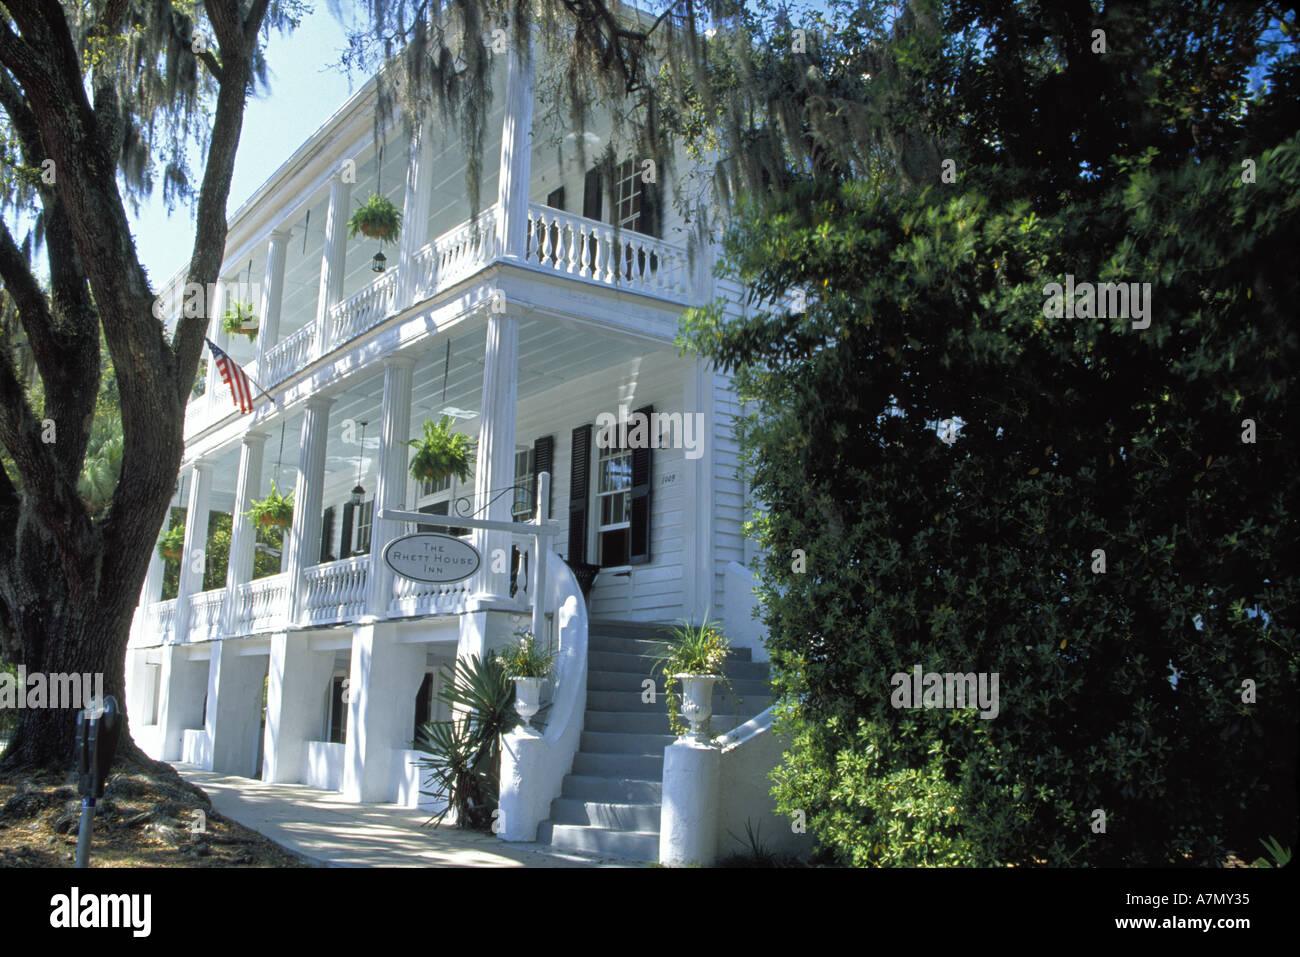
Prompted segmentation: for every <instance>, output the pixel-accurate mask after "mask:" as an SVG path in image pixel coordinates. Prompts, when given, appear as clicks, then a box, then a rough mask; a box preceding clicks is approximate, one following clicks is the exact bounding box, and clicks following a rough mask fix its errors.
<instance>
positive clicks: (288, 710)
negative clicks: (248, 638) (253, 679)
mask: <svg viewBox="0 0 1300 957" xmlns="http://www.w3.org/2000/svg"><path fill="white" fill-rule="evenodd" d="M269 669H270V670H269V672H268V674H267V686H266V733H265V737H264V738H263V741H264V746H263V764H262V780H263V781H267V782H269V783H271V784H290V783H293V782H295V781H301V780H302V759H303V753H304V750H305V749H304V747H303V745H304V742H307V741H318V740H320V736H321V721H322V719H323V718H324V714H325V712H324V708H325V697H326V694H327V693H328V690H329V682H330V676H331V675H333V674H334V652H332V651H330V652H318V651H312V650H311V648H310V647H309V646H308V644H307V636H306V635H305V634H303V633H302V632H296V633H292V632H291V633H285V632H279V633H278V634H273V635H272V636H271V659H270V663H269ZM412 694H414V693H412ZM351 734H352V731H351V729H349V731H348V735H349V737H350V736H351Z"/></svg>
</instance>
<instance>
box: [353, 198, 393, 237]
mask: <svg viewBox="0 0 1300 957" xmlns="http://www.w3.org/2000/svg"><path fill="white" fill-rule="evenodd" d="M401 229H402V214H401V213H400V212H398V209H397V207H396V206H394V205H393V204H392V201H391V200H389V199H388V197H386V196H381V195H380V194H379V193H371V194H370V198H369V199H367V200H366V201H365V202H364V203H362V204H361V205H360V206H359V207H357V210H356V212H354V213H353V214H352V218H351V219H349V220H348V236H349V237H355V236H356V235H357V233H362V234H364V235H366V236H369V237H370V238H371V239H378V240H379V241H380V242H386V243H389V242H393V241H395V240H396V239H397V234H398V233H399V232H401Z"/></svg>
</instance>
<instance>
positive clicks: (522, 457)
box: [510, 448, 537, 522]
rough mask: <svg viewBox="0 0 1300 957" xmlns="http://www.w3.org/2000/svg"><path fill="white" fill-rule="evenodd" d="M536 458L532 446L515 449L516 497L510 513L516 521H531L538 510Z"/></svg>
mask: <svg viewBox="0 0 1300 957" xmlns="http://www.w3.org/2000/svg"><path fill="white" fill-rule="evenodd" d="M535 464H536V459H535V458H534V457H533V450H532V449H531V448H526V449H517V450H516V451H515V498H514V502H512V503H511V506H510V515H511V517H512V518H513V519H514V520H515V521H516V522H531V521H532V520H533V515H534V514H535V513H536V511H537V476H536V475H535V474H534V472H535Z"/></svg>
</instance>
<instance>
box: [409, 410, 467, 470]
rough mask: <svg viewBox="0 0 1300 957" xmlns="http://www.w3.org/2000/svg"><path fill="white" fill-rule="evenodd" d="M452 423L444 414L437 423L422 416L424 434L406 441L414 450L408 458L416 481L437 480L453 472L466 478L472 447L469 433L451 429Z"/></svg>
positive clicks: (449, 417)
mask: <svg viewBox="0 0 1300 957" xmlns="http://www.w3.org/2000/svg"><path fill="white" fill-rule="evenodd" d="M452 424H453V419H452V418H451V416H447V415H444V416H443V417H442V418H441V419H439V420H438V421H437V422H434V421H433V420H432V419H426V420H425V422H424V436H423V437H422V438H419V439H412V440H411V441H410V442H409V443H407V444H408V445H410V446H411V447H412V448H414V449H415V455H414V457H412V459H411V469H410V471H411V478H413V479H415V480H416V481H417V482H441V481H442V480H444V479H447V478H450V477H451V476H453V475H454V476H456V477H457V478H459V479H460V480H461V481H462V482H464V481H466V480H468V479H469V460H470V455H472V454H473V450H474V446H473V443H472V442H470V439H469V436H467V435H465V434H463V433H460V432H453V431H452V430H451V427H452Z"/></svg>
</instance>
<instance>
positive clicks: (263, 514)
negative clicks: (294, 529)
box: [248, 479, 293, 526]
mask: <svg viewBox="0 0 1300 957" xmlns="http://www.w3.org/2000/svg"><path fill="white" fill-rule="evenodd" d="M248 517H249V518H250V519H251V520H252V521H253V522H255V523H256V524H258V525H279V526H288V525H289V524H290V523H291V522H292V521H293V492H290V493H289V494H288V495H281V494H280V492H279V490H277V489H276V487H275V479H271V491H270V492H268V493H267V496H266V498H263V499H257V500H255V501H253V502H252V504H251V505H250V506H249V509H248Z"/></svg>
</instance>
